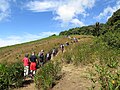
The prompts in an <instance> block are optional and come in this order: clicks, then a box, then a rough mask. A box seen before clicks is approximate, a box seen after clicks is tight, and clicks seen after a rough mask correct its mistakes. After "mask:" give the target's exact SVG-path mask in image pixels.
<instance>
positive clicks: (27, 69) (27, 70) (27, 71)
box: [26, 66, 29, 75]
mask: <svg viewBox="0 0 120 90" xmlns="http://www.w3.org/2000/svg"><path fill="white" fill-rule="evenodd" d="M28 73H29V66H26V75H28Z"/></svg>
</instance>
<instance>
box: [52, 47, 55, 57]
mask: <svg viewBox="0 0 120 90" xmlns="http://www.w3.org/2000/svg"><path fill="white" fill-rule="evenodd" d="M52 54H53V57H54V56H55V55H56V49H55V48H53V50H52Z"/></svg>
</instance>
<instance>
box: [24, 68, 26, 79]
mask: <svg viewBox="0 0 120 90" xmlns="http://www.w3.org/2000/svg"><path fill="white" fill-rule="evenodd" d="M25 76H26V66H24V77H25Z"/></svg>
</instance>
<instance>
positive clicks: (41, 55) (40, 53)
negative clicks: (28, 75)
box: [38, 50, 44, 66]
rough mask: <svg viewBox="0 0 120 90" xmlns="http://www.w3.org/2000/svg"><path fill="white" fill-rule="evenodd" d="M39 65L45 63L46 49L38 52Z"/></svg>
mask: <svg viewBox="0 0 120 90" xmlns="http://www.w3.org/2000/svg"><path fill="white" fill-rule="evenodd" d="M38 58H39V59H38V65H40V66H43V64H44V50H41V52H39V54H38Z"/></svg>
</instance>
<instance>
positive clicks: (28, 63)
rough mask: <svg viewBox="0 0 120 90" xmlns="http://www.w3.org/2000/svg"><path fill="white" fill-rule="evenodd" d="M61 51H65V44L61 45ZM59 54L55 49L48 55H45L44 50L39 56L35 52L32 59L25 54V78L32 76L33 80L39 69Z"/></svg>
mask: <svg viewBox="0 0 120 90" xmlns="http://www.w3.org/2000/svg"><path fill="white" fill-rule="evenodd" d="M60 49H61V51H62V52H63V51H64V44H61V45H60ZM57 53H58V48H53V49H52V50H51V51H49V52H48V53H46V54H44V50H41V51H40V52H39V53H38V55H37V56H36V53H35V52H32V53H31V55H30V57H29V54H25V57H24V58H23V60H22V61H23V63H24V77H25V78H26V76H28V75H29V76H30V77H31V78H33V77H34V75H35V73H36V70H37V68H39V67H41V66H43V65H44V64H45V63H46V62H47V61H49V60H50V59H51V56H53V57H54V56H55V55H56V54H57Z"/></svg>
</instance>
